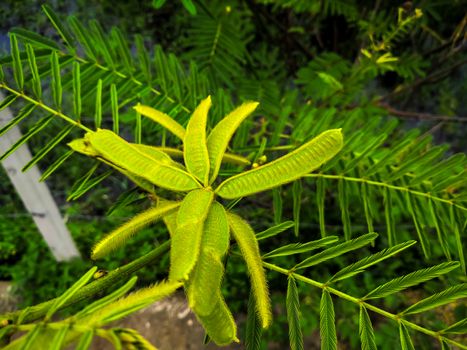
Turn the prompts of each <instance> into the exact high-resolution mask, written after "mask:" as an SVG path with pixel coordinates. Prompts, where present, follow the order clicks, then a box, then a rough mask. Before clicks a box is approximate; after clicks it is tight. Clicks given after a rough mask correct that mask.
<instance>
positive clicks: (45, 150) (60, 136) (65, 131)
mask: <svg viewBox="0 0 467 350" xmlns="http://www.w3.org/2000/svg"><path fill="white" fill-rule="evenodd" d="M73 128H74V125H67V126H66V127H65V128H64V129H62V130H61V131H60V132H59V133H58V134H57V135H55V137H54V138H53V139H52V140H51V141H50V142H49V143H47V145H45V146H44V147H43V148H41V150H40V151H39V152H37V153H36V155H35V156H34V157H33V158H32V159H31V160H30V161H29V162H28V163H27V164H26V165H25V166H24V167H23V169H21V171H26V170H28V169H29V168H31V167H32V166H34V165H35V164H36V163H37V162H38V161H40V160H41V159H42V158H44V156H45V155H46V154H47V153H49V152H50V151H51V150H52V149H53V148H54V147H55V146H56V145H57V144H58V143H59V142H60V141H62V140H63V139H64V138H65V137H66V136H67V135H68V134H69V133H70V132H71V130H73Z"/></svg>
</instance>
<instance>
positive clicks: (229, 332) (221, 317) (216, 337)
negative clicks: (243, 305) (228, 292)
mask: <svg viewBox="0 0 467 350" xmlns="http://www.w3.org/2000/svg"><path fill="white" fill-rule="evenodd" d="M216 297H217V302H216V303H215V306H214V308H213V310H212V312H211V313H210V314H209V315H207V316H202V315H198V314H197V315H196V316H197V317H198V319H199V321H200V322H201V324H202V325H203V327H204V329H205V330H206V333H207V334H208V335H209V337H210V338H211V339H212V340H213V341H214V343H216V344H217V345H220V346H222V345H228V344H230V343H232V342H234V341H235V342H239V340H238V338H237V326H236V324H235V320H234V318H233V316H232V313H231V312H230V310H229V308H228V306H227V304H226V303H225V301H224V298H223V297H222V295H221V294H220V293H216Z"/></svg>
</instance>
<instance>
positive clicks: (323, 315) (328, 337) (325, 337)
mask: <svg viewBox="0 0 467 350" xmlns="http://www.w3.org/2000/svg"><path fill="white" fill-rule="evenodd" d="M319 315H320V321H319V333H320V336H321V350H337V335H336V325H335V315H334V305H333V303H332V298H331V295H330V294H329V292H328V291H327V290H323V294H322V296H321V303H320V312H319Z"/></svg>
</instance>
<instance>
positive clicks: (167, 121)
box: [133, 104, 185, 140]
mask: <svg viewBox="0 0 467 350" xmlns="http://www.w3.org/2000/svg"><path fill="white" fill-rule="evenodd" d="M133 108H134V109H135V110H136V112H138V113H139V114H141V115H143V116H145V117H147V118H149V119H151V120H152V121H154V122H156V123H158V124H160V125H162V126H163V127H164V128H166V129H167V130H169V131H170V132H171V133H172V134H174V135H175V136H177V137H178V138H179V139H180V140H183V139H184V138H185V128H184V127H183V126H181V125H180V124H179V123H177V122H176V121H175V120H174V119H173V118H172V117H170V116H169V115H167V114H165V113H163V112H161V111H158V110H157V109H154V108H152V107H149V106H144V105H141V104H138V105H136V106H135V107H133Z"/></svg>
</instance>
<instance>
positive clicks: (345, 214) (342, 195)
mask: <svg viewBox="0 0 467 350" xmlns="http://www.w3.org/2000/svg"><path fill="white" fill-rule="evenodd" d="M337 190H338V196H339V207H340V210H341V219H342V223H343V224H344V237H345V239H346V240H349V239H350V237H351V236H352V226H351V225H350V211H349V191H348V190H347V185H346V183H345V181H344V180H343V179H339V182H338V186H337Z"/></svg>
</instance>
